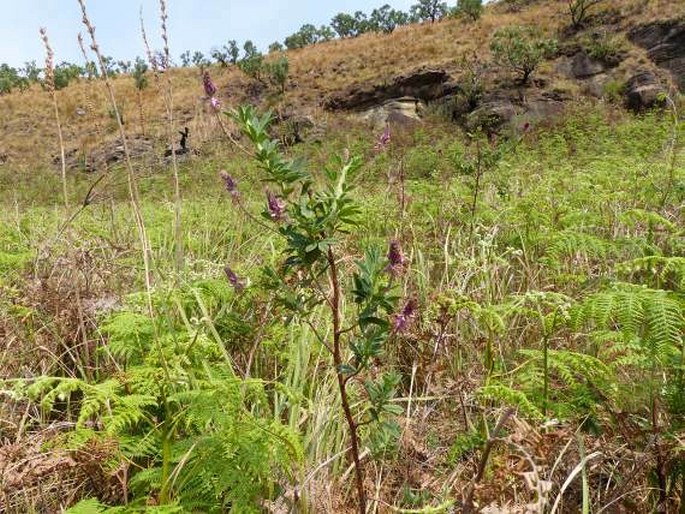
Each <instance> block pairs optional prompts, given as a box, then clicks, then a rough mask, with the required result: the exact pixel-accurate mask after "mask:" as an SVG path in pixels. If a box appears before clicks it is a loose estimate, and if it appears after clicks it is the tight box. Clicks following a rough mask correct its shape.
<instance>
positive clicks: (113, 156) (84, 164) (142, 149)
mask: <svg viewBox="0 0 685 514" xmlns="http://www.w3.org/2000/svg"><path fill="white" fill-rule="evenodd" d="M127 142H128V150H129V154H130V155H131V158H132V159H134V160H141V159H146V160H149V161H151V162H156V159H155V156H154V142H153V140H152V139H150V138H146V137H142V136H138V137H132V138H130V139H129V140H128V141H127ZM65 159H66V165H67V169H69V170H80V171H85V172H86V173H92V172H95V171H99V170H104V169H108V168H110V167H111V166H114V165H116V164H117V163H120V162H123V161H124V159H125V155H124V145H123V144H122V143H121V140H120V139H117V140H115V141H111V142H109V143H104V144H103V145H102V146H101V147H99V148H94V149H92V150H90V151H87V152H84V151H83V149H81V148H73V149H71V150H67V151H66V153H65ZM52 161H53V164H54V165H55V166H60V165H61V160H60V156H59V155H58V156H55V157H54V158H53V160H52Z"/></svg>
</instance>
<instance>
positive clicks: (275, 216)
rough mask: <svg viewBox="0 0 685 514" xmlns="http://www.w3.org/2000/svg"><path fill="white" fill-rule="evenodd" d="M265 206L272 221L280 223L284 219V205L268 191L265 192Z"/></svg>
mask: <svg viewBox="0 0 685 514" xmlns="http://www.w3.org/2000/svg"><path fill="white" fill-rule="evenodd" d="M266 204H267V208H268V209H269V216H270V217H271V219H272V220H273V221H282V220H283V219H284V218H285V203H283V200H281V199H280V198H278V197H277V196H276V195H275V194H273V193H272V192H271V191H269V190H268V189H267V190H266Z"/></svg>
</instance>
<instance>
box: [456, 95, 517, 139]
mask: <svg viewBox="0 0 685 514" xmlns="http://www.w3.org/2000/svg"><path fill="white" fill-rule="evenodd" d="M519 112H520V109H518V108H517V107H516V106H515V105H514V103H513V102H512V101H511V100H510V99H508V98H495V99H491V100H487V101H485V102H483V103H482V104H481V105H480V106H479V107H478V108H476V109H475V110H474V111H472V112H471V113H470V114H469V115H468V116H466V128H467V129H468V130H470V131H473V130H477V129H480V130H482V131H483V132H486V133H488V134H491V133H494V132H496V131H497V130H498V129H499V128H501V127H502V126H503V125H505V124H507V123H509V122H511V121H512V120H513V119H514V117H515V116H516V115H517V114H518V113H519Z"/></svg>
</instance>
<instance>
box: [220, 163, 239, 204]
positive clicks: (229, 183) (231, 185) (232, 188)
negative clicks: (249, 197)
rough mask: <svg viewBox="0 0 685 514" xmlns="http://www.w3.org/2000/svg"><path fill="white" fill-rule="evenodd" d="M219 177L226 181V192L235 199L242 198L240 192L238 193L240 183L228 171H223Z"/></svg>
mask: <svg viewBox="0 0 685 514" xmlns="http://www.w3.org/2000/svg"><path fill="white" fill-rule="evenodd" d="M219 176H220V177H221V179H222V180H223V181H224V187H225V188H226V191H228V192H229V193H230V194H231V196H232V197H233V198H237V197H238V196H240V192H239V191H238V183H237V182H236V181H235V179H234V178H233V177H231V176H230V175H229V174H228V172H227V171H226V170H221V171H220V172H219Z"/></svg>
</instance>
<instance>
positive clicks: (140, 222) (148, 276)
mask: <svg viewBox="0 0 685 514" xmlns="http://www.w3.org/2000/svg"><path fill="white" fill-rule="evenodd" d="M78 3H79V5H80V6H81V13H82V14H83V20H82V21H83V24H84V25H85V27H86V29H87V31H88V34H89V35H90V41H91V46H90V47H91V49H92V50H93V52H94V53H95V55H96V56H97V59H98V63H99V65H100V72H101V74H102V78H103V79H104V81H105V86H106V87H107V92H108V94H109V99H110V103H111V105H112V109H113V111H114V117H115V119H116V120H117V126H118V127H119V137H121V144H122V146H123V148H124V161H125V162H126V171H127V178H128V190H129V196H130V198H131V208H132V210H133V215H134V218H135V220H136V226H137V228H138V236H139V238H140V244H141V247H142V252H143V265H144V267H145V289H146V291H147V307H148V311H149V313H150V316H151V317H154V308H153V305H152V266H151V264H152V252H151V250H150V242H149V241H148V238H147V231H146V229H145V221H144V219H143V212H142V209H141V208H140V193H139V191H138V183H137V182H136V176H135V172H134V171H133V161H132V160H131V153H130V151H129V148H128V142H127V141H126V132H125V130H124V125H123V124H122V122H121V115H120V114H119V107H118V105H117V101H116V97H115V96H114V88H113V86H112V82H111V81H110V79H109V75H108V73H107V66H106V65H105V62H104V60H103V58H102V53H101V52H100V47H99V46H98V44H97V40H96V39H95V27H94V26H93V24H92V23H91V22H90V19H89V18H88V13H87V11H86V3H85V0H78Z"/></svg>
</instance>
